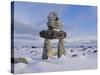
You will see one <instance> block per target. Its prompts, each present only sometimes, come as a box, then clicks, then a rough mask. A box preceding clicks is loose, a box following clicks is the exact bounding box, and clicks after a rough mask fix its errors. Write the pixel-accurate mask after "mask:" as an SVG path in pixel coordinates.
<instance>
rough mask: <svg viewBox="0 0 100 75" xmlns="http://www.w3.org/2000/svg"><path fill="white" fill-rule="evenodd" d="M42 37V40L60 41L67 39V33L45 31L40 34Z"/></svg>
mask: <svg viewBox="0 0 100 75" xmlns="http://www.w3.org/2000/svg"><path fill="white" fill-rule="evenodd" d="M40 36H41V37H42V38H47V39H60V38H62V39H63V38H65V37H66V32H64V31H55V30H53V31H52V30H43V31H41V32H40Z"/></svg>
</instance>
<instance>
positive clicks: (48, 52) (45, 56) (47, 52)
mask: <svg viewBox="0 0 100 75" xmlns="http://www.w3.org/2000/svg"><path fill="white" fill-rule="evenodd" d="M51 56H52V51H51V44H50V39H45V41H44V48H43V56H42V59H48V57H51Z"/></svg>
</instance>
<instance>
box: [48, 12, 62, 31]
mask: <svg viewBox="0 0 100 75" xmlns="http://www.w3.org/2000/svg"><path fill="white" fill-rule="evenodd" d="M47 25H48V29H49V30H57V31H60V30H61V29H62V26H63V25H62V23H61V22H60V21H59V18H58V15H57V13H56V12H53V11H52V12H50V13H49V15H48V22H47Z"/></svg>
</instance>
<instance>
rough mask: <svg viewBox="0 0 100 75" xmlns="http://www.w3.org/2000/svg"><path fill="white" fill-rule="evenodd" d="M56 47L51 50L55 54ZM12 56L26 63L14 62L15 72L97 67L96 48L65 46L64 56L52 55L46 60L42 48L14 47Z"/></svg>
mask: <svg viewBox="0 0 100 75" xmlns="http://www.w3.org/2000/svg"><path fill="white" fill-rule="evenodd" d="M56 51H57V49H56V48H54V49H53V52H55V55H56ZM14 53H15V54H14V58H24V59H25V61H27V63H24V62H20V61H19V62H17V63H14V66H15V67H14V71H15V73H16V74H17V73H35V72H53V71H68V70H84V69H96V68H97V48H96V47H80V48H66V53H65V56H62V57H61V58H59V59H58V58H57V56H53V57H52V58H49V59H48V60H42V59H41V56H42V48H30V47H25V48H14Z"/></svg>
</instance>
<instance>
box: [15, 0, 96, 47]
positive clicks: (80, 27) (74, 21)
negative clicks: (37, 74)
mask: <svg viewBox="0 0 100 75" xmlns="http://www.w3.org/2000/svg"><path fill="white" fill-rule="evenodd" d="M51 11H55V12H56V13H57V14H58V17H59V20H60V21H61V22H62V23H63V25H64V26H63V31H65V32H66V33H67V37H66V38H65V39H64V41H65V42H67V43H71V42H77V41H89V40H97V7H96V6H83V5H68V4H50V3H49V4H48V3H47V4H46V3H33V2H18V1H17V2H14V45H15V47H18V46H30V45H31V46H42V45H43V43H44V38H41V37H40V35H39V32H40V31H42V30H46V29H47V21H48V20H47V16H48V14H49V13H50V12H51ZM57 41H58V40H53V42H57Z"/></svg>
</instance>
